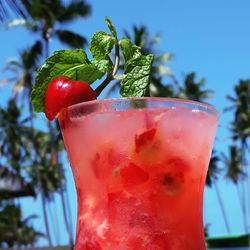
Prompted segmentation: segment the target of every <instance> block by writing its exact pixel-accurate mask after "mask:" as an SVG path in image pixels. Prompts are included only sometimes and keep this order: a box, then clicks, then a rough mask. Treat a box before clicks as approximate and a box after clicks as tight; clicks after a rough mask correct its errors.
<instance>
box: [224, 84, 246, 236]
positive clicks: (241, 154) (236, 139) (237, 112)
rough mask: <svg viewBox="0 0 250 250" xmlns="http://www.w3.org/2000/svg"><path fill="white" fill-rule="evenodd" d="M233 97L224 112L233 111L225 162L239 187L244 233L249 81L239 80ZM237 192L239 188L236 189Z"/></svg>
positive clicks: (229, 97) (230, 176)
mask: <svg viewBox="0 0 250 250" xmlns="http://www.w3.org/2000/svg"><path fill="white" fill-rule="evenodd" d="M234 92H235V97H232V96H227V98H228V100H230V101H231V102H232V103H233V105H232V106H231V107H229V108H227V109H226V111H229V110H233V111H234V117H233V121H232V122H231V126H230V132H231V135H232V140H233V146H231V147H230V158H229V159H230V160H229V161H228V162H227V168H228V173H229V175H228V176H229V178H230V179H231V180H232V181H233V182H234V183H235V184H238V183H240V185H241V194H240V191H239V195H240V197H241V198H240V200H241V207H242V213H243V217H244V218H243V220H244V228H245V232H248V215H249V213H250V198H249V197H250V191H249V188H250V180H249V171H248V169H247V165H248V163H247V158H246V156H247V154H246V153H247V150H249V138H250V127H249V124H250V80H240V81H239V83H238V84H237V85H236V86H235V88H234ZM238 190H239V188H238ZM247 201H248V204H247Z"/></svg>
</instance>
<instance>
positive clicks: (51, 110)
mask: <svg viewBox="0 0 250 250" xmlns="http://www.w3.org/2000/svg"><path fill="white" fill-rule="evenodd" d="M94 99H96V93H95V91H94V90H93V89H92V88H91V87H90V86H89V84H87V83H86V82H83V81H76V80H71V79H69V78H68V77H66V76H58V77H55V78H54V79H52V81H51V82H50V83H49V85H48V87H47V90H46V93H45V100H44V102H45V103H44V104H45V115H46V117H47V118H48V120H53V119H54V118H55V117H56V116H57V115H58V114H59V113H60V111H61V110H62V109H63V108H66V107H68V106H70V105H73V104H77V103H80V102H86V101H91V100H94Z"/></svg>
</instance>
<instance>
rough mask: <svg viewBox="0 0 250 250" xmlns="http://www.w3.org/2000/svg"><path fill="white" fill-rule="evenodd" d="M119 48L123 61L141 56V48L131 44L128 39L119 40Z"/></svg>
mask: <svg viewBox="0 0 250 250" xmlns="http://www.w3.org/2000/svg"><path fill="white" fill-rule="evenodd" d="M120 47H121V50H122V53H123V56H124V60H125V61H128V60H130V59H132V58H137V57H140V56H141V48H140V47H138V46H136V45H135V44H133V43H132V42H131V41H130V39H128V38H123V39H121V40H120Z"/></svg>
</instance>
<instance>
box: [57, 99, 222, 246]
mask: <svg viewBox="0 0 250 250" xmlns="http://www.w3.org/2000/svg"><path fill="white" fill-rule="evenodd" d="M59 121H60V126H61V130H62V133H63V138H64V142H65V145H66V149H67V152H68V156H69V159H70V163H71V167H72V171H73V174H74V179H75V183H76V189H77V194H78V221H77V237H76V244H75V250H125V249H126V250H140V249H143V250H144V249H146V250H204V249H205V241H204V236H203V223H202V200H203V189H204V183H205V178H206V173H207V167H208V162H209V158H210V154H211V150H212V145H213V140H214V136H215V132H216V127H217V122H218V114H217V112H216V110H214V109H213V108H212V107H210V106H207V105H204V104H200V103H197V102H190V101H184V100H177V99H167V98H157V99H156V98H139V99H109V100H100V101H91V102H85V103H82V104H77V105H74V106H71V107H69V108H67V109H66V110H64V111H63V112H62V113H61V114H60V117H59Z"/></svg>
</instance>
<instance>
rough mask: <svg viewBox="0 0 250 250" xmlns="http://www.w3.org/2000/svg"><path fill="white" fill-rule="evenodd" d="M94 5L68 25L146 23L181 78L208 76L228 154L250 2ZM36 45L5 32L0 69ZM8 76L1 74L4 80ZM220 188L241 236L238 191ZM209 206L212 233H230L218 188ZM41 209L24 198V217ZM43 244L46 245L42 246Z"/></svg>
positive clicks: (220, 141)
mask: <svg viewBox="0 0 250 250" xmlns="http://www.w3.org/2000/svg"><path fill="white" fill-rule="evenodd" d="M89 2H90V1H89ZM91 5H92V14H91V16H90V17H89V18H88V19H85V20H78V21H76V22H75V23H74V24H70V25H68V26H69V27H70V28H72V29H73V30H75V31H77V32H79V33H82V34H84V35H85V36H86V37H87V38H88V39H90V37H91V36H92V34H93V33H94V32H95V31H97V30H106V25H105V23H104V17H105V16H106V15H107V16H109V17H110V18H111V19H112V21H113V23H114V24H115V26H116V27H117V30H118V34H119V35H120V36H121V35H123V30H124V29H127V30H131V28H132V26H133V25H134V24H136V25H146V26H147V27H148V29H149V31H150V33H151V34H152V35H154V34H156V33H158V32H160V33H161V37H162V39H161V42H160V43H159V44H158V48H159V50H161V51H164V52H171V53H173V54H174V55H175V56H174V59H173V60H172V61H171V62H170V63H169V67H170V68H171V70H172V71H173V73H174V74H175V75H176V77H177V78H178V79H179V80H182V79H183V78H184V74H186V73H189V72H191V71H195V72H196V73H197V79H200V78H202V77H205V78H206V80H207V81H206V87H207V88H208V89H212V90H214V96H213V98H212V99H211V101H210V103H211V104H213V105H214V106H215V107H216V108H217V109H218V110H219V111H220V112H221V117H220V126H219V129H218V134H217V140H216V143H215V144H216V149H217V150H218V151H222V152H225V153H227V146H228V144H229V143H230V141H229V139H228V132H227V127H228V125H229V122H230V120H231V119H232V114H231V113H228V114H224V113H223V112H222V111H223V109H224V108H225V107H227V106H229V105H230V103H229V102H228V101H227V100H226V98H225V96H226V95H228V94H229V95H233V87H234V84H236V83H238V81H239V79H247V78H250V63H249V61H250V15H249V9H250V2H249V1H247V0H241V1H236V0H230V1H228V0H220V1H218V0H210V1H201V0H189V1H183V0H182V1H180V0H175V1H173V0H172V1H169V0H166V1H162V0H154V1H142V0H138V1H134V0H126V1H120V2H119V1H113V0H106V1H100V0H99V1H98V0H92V1H91ZM32 42H33V37H31V36H30V34H29V33H28V32H26V31H25V30H24V29H22V28H15V29H12V30H8V31H6V30H5V29H3V28H1V29H0V44H1V50H0V67H1V68H3V67H4V64H5V62H6V60H7V59H8V58H10V57H17V56H18V51H19V50H21V49H23V48H25V47H26V46H27V45H29V44H32ZM60 48H65V47H64V46H62V45H60V44H59V43H58V42H57V41H51V52H52V51H53V50H56V49H60ZM6 76H7V75H6V74H4V73H3V72H1V71H0V79H3V78H4V77H6ZM9 94H10V90H9V89H6V88H5V89H4V90H1V92H0V96H1V98H0V104H1V105H5V103H6V100H7V98H8V96H9ZM41 116H42V115H41ZM65 161H66V159H65ZM67 177H68V188H69V190H70V192H69V194H70V202H71V210H72V213H73V218H74V220H75V211H76V205H75V198H76V196H75V192H74V184H73V180H72V176H71V172H70V170H69V167H68V168H67ZM219 189H220V191H221V195H222V197H223V201H224V203H225V208H226V213H227V215H228V218H229V221H230V226H231V232H232V234H238V233H242V232H243V223H242V217H241V213H240V209H239V205H238V198H237V196H236V188H235V187H234V186H233V185H231V184H230V182H228V181H226V180H225V178H224V177H221V178H220V181H219ZM204 204H205V206H204V211H205V216H204V218H205V219H204V220H205V223H208V224H210V227H209V232H210V234H211V235H214V236H215V235H224V234H226V229H225V226H224V223H223V220H222V215H221V211H220V210H219V207H218V202H217V198H216V196H215V191H214V189H208V188H207V189H206V192H205V203H204ZM39 205H40V202H39V201H38V202H36V203H35V204H34V205H33V200H31V199H25V201H24V202H23V206H24V213H25V215H28V214H29V213H38V214H41V211H40V208H39ZM56 210H57V212H58V215H59V216H61V215H62V214H61V211H60V209H58V208H57V207H56ZM36 225H37V227H38V228H39V229H43V223H42V221H41V220H37V222H36ZM60 233H61V241H60V242H61V243H65V242H66V241H65V235H64V229H63V226H61V230H60ZM43 243H44V242H43V241H41V244H43Z"/></svg>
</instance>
